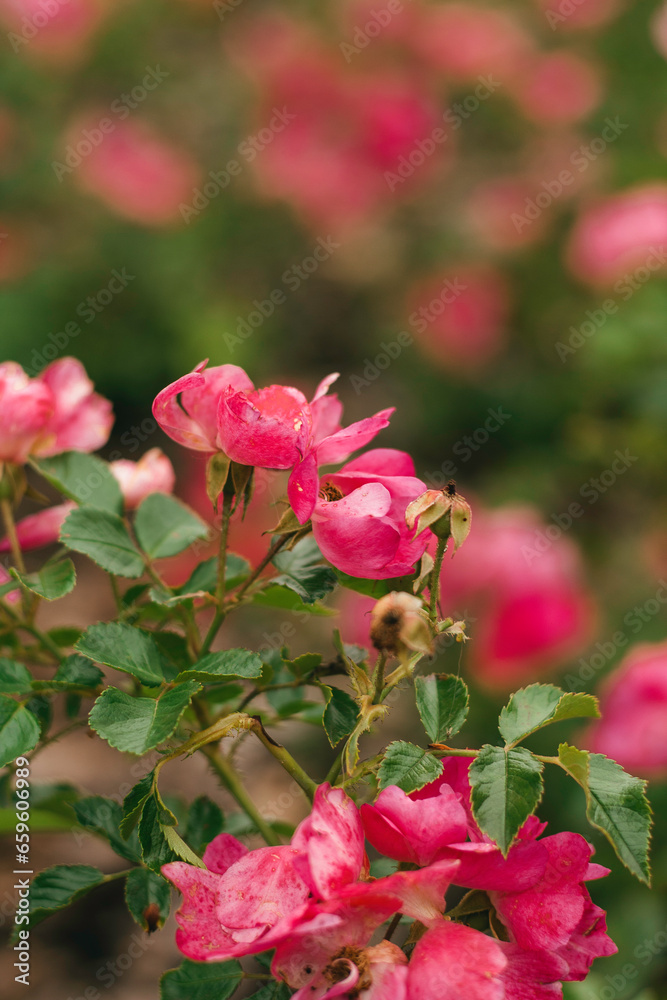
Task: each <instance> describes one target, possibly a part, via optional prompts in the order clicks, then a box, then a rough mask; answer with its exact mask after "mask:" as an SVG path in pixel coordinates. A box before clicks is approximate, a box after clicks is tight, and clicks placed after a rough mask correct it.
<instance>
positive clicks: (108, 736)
mask: <svg viewBox="0 0 667 1000" xmlns="http://www.w3.org/2000/svg"><path fill="white" fill-rule="evenodd" d="M200 689H201V685H200V684H198V683H197V682H196V681H186V682H185V683H184V684H179V686H178V687H176V688H173V689H172V690H170V691H167V692H166V693H165V694H162V695H161V696H160V697H158V698H156V699H153V698H133V697H132V696H131V695H129V694H125V692H124V691H119V690H118V689H117V688H107V689H106V690H105V691H103V692H102V694H101V695H100V696H99V698H98V699H97V701H96V702H95V704H94V705H93V707H92V709H91V712H90V716H89V722H90V727H91V729H94V730H95V732H96V733H98V734H99V735H100V736H101V737H102V739H103V740H106V741H107V743H110V744H111V746H112V747H116V749H117V750H122V751H123V752H124V753H134V754H143V753H146V751H148V750H152V749H154V747H157V746H159V745H160V743H164V741H165V740H167V739H169V737H170V736H171V734H172V733H173V731H174V730H175V728H176V726H177V725H178V720H179V719H180V717H181V716H182V714H183V712H184V711H185V709H186V708H187V706H188V705H189V704H190V700H191V699H192V697H193V695H195V694H196V693H197V692H198V691H199V690H200Z"/></svg>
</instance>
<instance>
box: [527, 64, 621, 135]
mask: <svg viewBox="0 0 667 1000" xmlns="http://www.w3.org/2000/svg"><path fill="white" fill-rule="evenodd" d="M513 94H514V98H515V100H516V102H517V103H518V105H519V107H520V109H521V110H522V112H523V113H524V115H525V116H526V117H527V118H529V119H531V120H532V121H536V122H539V123H540V124H543V125H550V126H551V125H570V124H572V123H573V122H577V121H580V120H581V119H582V118H586V117H587V116H588V115H589V114H590V113H591V112H592V111H593V110H594V109H595V108H596V107H597V105H598V104H599V103H600V100H601V98H602V83H601V80H600V74H599V71H598V70H597V69H596V68H595V67H594V66H592V65H591V63H589V62H587V61H586V60H584V59H582V58H581V57H580V56H578V55H576V53H574V52H569V51H567V50H561V51H558V52H546V53H542V54H540V55H537V56H535V57H534V58H533V59H532V60H531V62H530V63H529V64H528V66H527V67H526V70H525V71H524V73H523V74H521V76H520V77H519V78H518V79H517V80H516V83H515V85H514V87H513Z"/></svg>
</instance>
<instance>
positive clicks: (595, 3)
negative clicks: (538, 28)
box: [537, 0, 625, 31]
mask: <svg viewBox="0 0 667 1000" xmlns="http://www.w3.org/2000/svg"><path fill="white" fill-rule="evenodd" d="M537 3H538V5H539V6H540V7H541V8H542V10H543V11H544V16H545V18H546V20H547V23H548V25H549V27H550V28H552V29H553V30H554V31H558V30H561V29H562V30H563V31H574V30H576V29H579V28H598V27H601V26H602V25H603V24H606V23H607V22H608V21H611V20H612V18H614V17H616V15H617V14H619V13H620V11H621V10H622V9H623V7H624V6H625V0H576V2H574V3H563V0H537Z"/></svg>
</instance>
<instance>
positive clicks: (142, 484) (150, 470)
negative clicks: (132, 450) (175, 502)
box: [109, 448, 176, 510]
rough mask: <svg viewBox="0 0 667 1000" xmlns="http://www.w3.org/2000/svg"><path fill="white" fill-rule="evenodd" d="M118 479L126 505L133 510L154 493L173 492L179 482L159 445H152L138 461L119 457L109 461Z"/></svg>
mask: <svg viewBox="0 0 667 1000" xmlns="http://www.w3.org/2000/svg"><path fill="white" fill-rule="evenodd" d="M109 468H110V469H111V472H112V473H113V476H114V478H115V479H116V480H117V481H118V485H119V486H120V490H121V493H122V494H123V500H124V501H125V507H126V509H127V510H133V509H134V508H135V507H138V506H139V504H140V503H141V501H142V500H144V499H145V498H146V497H147V496H149V495H150V494H151V493H172V492H173V489H174V485H175V483H176V473H175V472H174V467H173V465H172V464H171V462H170V461H169V459H168V458H167V456H166V455H165V453H164V452H163V451H162V450H161V449H160V448H151V449H150V451H147V452H146V454H145V455H142V456H141V458H140V459H139V461H138V462H133V461H132V460H131V459H129V458H119V459H118V460H117V461H115V462H110V463H109Z"/></svg>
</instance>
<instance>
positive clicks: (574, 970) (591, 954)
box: [557, 902, 618, 982]
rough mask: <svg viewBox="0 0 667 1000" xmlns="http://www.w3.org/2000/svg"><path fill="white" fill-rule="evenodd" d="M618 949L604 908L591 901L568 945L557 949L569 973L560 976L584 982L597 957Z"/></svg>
mask: <svg viewBox="0 0 667 1000" xmlns="http://www.w3.org/2000/svg"><path fill="white" fill-rule="evenodd" d="M617 951H618V948H617V947H616V945H615V944H614V942H613V941H612V939H611V938H610V937H609V936H608V934H607V921H606V915H605V912H604V910H601V909H600V907H599V906H595V904H594V903H592V902H589V903H588V904H587V906H586V908H585V910H584V913H583V915H582V918H581V920H580V922H579V924H578V925H577V927H576V928H575V930H574V932H573V934H572V937H571V938H570V940H569V941H568V943H567V945H566V946H565V947H563V948H559V949H558V951H557V955H558V957H559V958H560V959H561V960H562V961H563V962H564V963H565V964H566V965H567V973H564V974H563V975H561V976H559V978H560V979H565V980H567V981H568V982H572V981H573V980H574V981H577V982H582V981H583V980H584V979H585V978H586V976H587V975H588V972H589V970H590V967H591V964H592V963H593V961H594V960H595V959H596V958H602V957H604V956H607V955H615V954H616V952H617Z"/></svg>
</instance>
